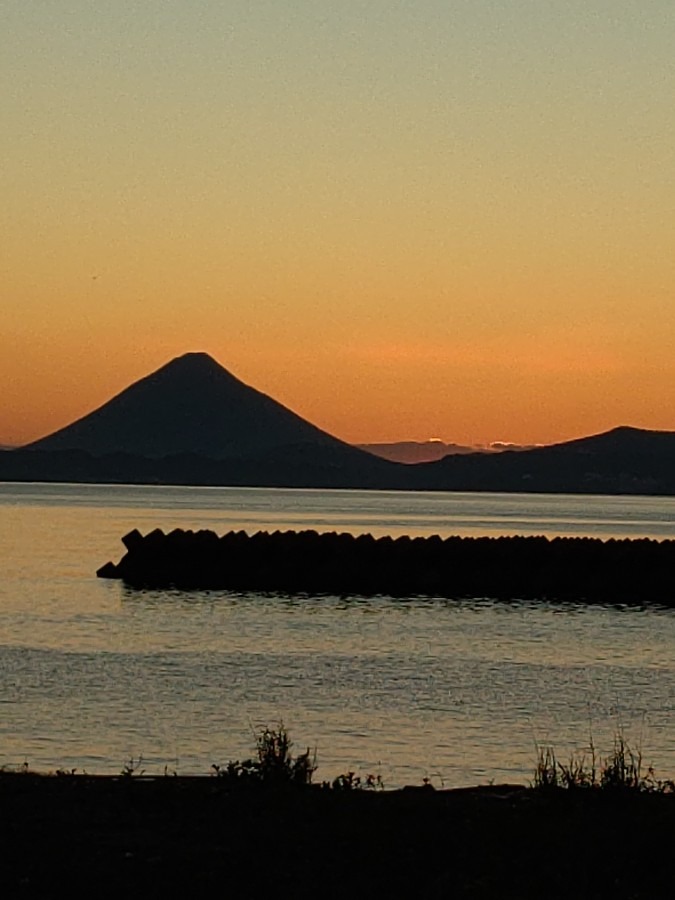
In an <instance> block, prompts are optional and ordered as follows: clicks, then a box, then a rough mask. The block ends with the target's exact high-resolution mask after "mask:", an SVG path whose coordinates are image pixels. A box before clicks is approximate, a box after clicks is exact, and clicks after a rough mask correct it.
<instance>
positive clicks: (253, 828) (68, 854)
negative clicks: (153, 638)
mask: <svg viewBox="0 0 675 900" xmlns="http://www.w3.org/2000/svg"><path fill="white" fill-rule="evenodd" d="M0 830H1V836H2V840H1V842H0V859H1V864H0V866H1V868H0V895H1V896H2V897H7V898H21V897H41V898H47V897H56V896H67V897H68V896H70V897H73V896H83V895H84V894H87V895H88V896H90V897H112V896H115V897H168V896H192V897H200V896H209V897H210V896H214V897H215V896H220V897H232V898H246V897H266V898H285V897H289V898H304V897H312V898H325V897H341V898H359V897H368V898H380V897H424V898H427V897H428V898H436V897H439V898H440V897H443V898H496V897H499V898H518V900H523V898H530V897H532V898H535V897H536V898H538V900H553V898H563V897H564V898H575V900H582V898H594V900H595V898H604V897H607V898H610V897H611V898H615V900H616V898H632V900H635V898H646V900H647V898H648V900H654V898H673V897H675V797H674V796H673V795H658V794H640V793H637V792H634V793H631V792H621V791H616V792H607V791H599V790H593V791H588V790H586V791H585V790H578V791H555V792H547V793H544V792H540V791H534V790H530V789H525V788H517V787H483V788H475V789H470V790H454V791H433V790H425V789H423V788H414V789H406V790H402V791H383V792H382V791H381V792H368V791H350V792H335V791H329V790H325V789H321V788H305V789H298V788H296V789H292V788H291V789H286V790H284V789H270V788H259V787H256V786H254V787H253V788H239V787H237V786H236V785H235V786H230V785H227V784H226V782H225V779H219V778H216V777H213V778H209V777H196V778H195V777H193V778H189V777H170V776H169V777H165V778H164V777H160V778H149V779H146V778H139V777H137V776H133V777H128V778H112V777H89V776H85V775H75V776H37V775H32V774H7V773H5V774H2V775H0Z"/></svg>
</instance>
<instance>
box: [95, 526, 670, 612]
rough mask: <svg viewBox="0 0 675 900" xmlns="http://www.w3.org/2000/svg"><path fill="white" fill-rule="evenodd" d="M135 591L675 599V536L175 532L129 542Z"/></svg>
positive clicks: (127, 571) (121, 567) (121, 571)
mask: <svg viewBox="0 0 675 900" xmlns="http://www.w3.org/2000/svg"><path fill="white" fill-rule="evenodd" d="M122 541H123V543H124V545H125V547H126V550H127V552H126V554H125V555H124V556H123V557H122V559H121V560H120V562H119V563H118V564H117V565H114V564H113V563H112V562H109V563H106V564H105V565H104V566H102V567H101V568H100V569H99V570H98V572H97V574H98V575H99V577H102V578H121V579H123V580H124V582H125V583H126V584H128V585H130V586H131V587H134V588H155V589H164V588H172V587H175V588H181V589H188V590H190V589H207V590H208V589H213V590H234V591H270V592H274V591H276V592H283V593H319V594H337V595H350V594H356V595H362V596H368V595H374V594H383V595H390V596H392V597H409V596H415V595H418V596H420V595H421V596H424V595H426V596H434V597H448V598H461V597H490V598H497V599H505V600H511V599H519V600H523V599H532V600H563V601H574V602H586V603H594V602H599V603H626V604H641V603H658V604H661V605H666V606H673V605H675V580H674V579H673V573H675V541H669V540H666V541H653V540H646V539H640V540H629V539H626V540H607V541H602V540H599V539H596V538H560V537H557V538H553V539H551V540H549V539H548V538H546V537H498V538H488V537H480V538H473V537H464V538H462V537H449V538H446V539H442V538H440V537H438V536H433V537H416V538H410V537H405V536H404V537H399V538H396V539H393V538H391V537H381V538H374V537H373V536H372V535H370V534H363V535H360V536H359V537H354V536H353V535H351V534H336V533H334V532H330V533H328V534H318V533H317V532H316V531H301V532H295V531H286V532H281V531H275V532H274V533H272V534H269V533H267V532H264V531H262V532H258V533H256V534H253V535H249V534H247V533H246V532H244V531H237V532H235V531H231V532H228V533H227V534H224V535H222V536H221V537H219V536H218V535H217V534H215V532H213V531H206V530H205V531H197V532H194V531H184V530H183V529H176V530H174V531H171V532H170V533H168V534H165V533H164V532H163V531H162V530H161V529H156V530H154V531H152V532H150V533H149V534H147V535H145V536H144V535H141V534H140V532H138V531H137V530H133V531H131V532H129V534H127V535H125V536H124V537H123V538H122Z"/></svg>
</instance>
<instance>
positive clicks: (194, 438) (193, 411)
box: [26, 353, 354, 460]
mask: <svg viewBox="0 0 675 900" xmlns="http://www.w3.org/2000/svg"><path fill="white" fill-rule="evenodd" d="M303 444H310V445H313V446H316V447H322V448H329V447H332V448H333V449H336V448H342V449H343V450H345V451H349V452H350V453H353V452H354V451H353V448H351V447H349V445H347V444H344V443H343V442H342V441H339V440H338V439H337V438H334V437H332V435H330V434H328V433H327V432H325V431H322V430H321V429H320V428H317V427H316V426H314V425H312V424H310V423H309V422H307V421H305V420H304V419H302V418H301V417H300V416H298V415H296V413H294V412H291V410H289V409H287V408H286V407H285V406H282V404H281V403H278V402H277V401H276V400H273V399H272V398H271V397H268V396H267V395H266V394H263V393H261V392H260V391H257V390H255V389H254V388H252V387H249V386H248V385H246V384H244V383H243V382H242V381H240V380H239V379H238V378H235V376H234V375H232V374H231V373H230V372H228V371H227V370H226V369H224V368H223V367H222V366H221V365H219V364H218V363H217V362H216V361H215V360H214V359H213V358H212V357H211V356H209V355H208V354H206V353H186V354H185V355H184V356H180V357H178V358H177V359H174V360H172V361H171V362H169V363H167V364H166V365H165V366H162V368H160V369H158V370H157V371H156V372H153V373H152V374H150V375H148V376H146V377H145V378H142V379H141V380H140V381H137V382H135V383H134V384H132V385H131V386H130V387H128V388H126V390H123V391H122V392H121V393H120V394H118V395H117V396H115V397H113V398H112V400H110V401H108V402H107V403H105V404H104V405H103V406H101V407H99V408H98V409H96V410H95V411H94V412H91V413H89V414H88V415H86V416H84V417H83V418H81V419H78V420H77V421H76V422H73V423H72V424H71V425H67V426H66V427H65V428H61V429H60V430H59V431H56V432H54V433H53V434H50V435H48V436H47V437H44V438H41V439H40V440H38V441H35V442H34V443H32V444H30V445H29V446H28V448H26V449H31V450H44V451H55V450H80V451H84V452H85V453H88V454H91V455H92V456H103V455H106V454H111V453H126V454H131V455H133V456H141V457H147V458H161V457H167V456H174V455H176V454H186V453H191V454H196V455H199V456H204V457H208V458H209V459H216V460H222V459H230V458H242V457H247V458H248V457H250V456H252V455H258V454H261V453H269V452H270V451H274V450H276V449H278V448H281V447H288V446H293V445H303Z"/></svg>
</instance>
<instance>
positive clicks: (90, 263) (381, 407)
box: [0, 0, 675, 443]
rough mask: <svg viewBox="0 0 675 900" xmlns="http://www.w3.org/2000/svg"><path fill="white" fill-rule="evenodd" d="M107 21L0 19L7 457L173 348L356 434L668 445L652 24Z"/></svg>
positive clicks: (532, 13)
mask: <svg viewBox="0 0 675 900" xmlns="http://www.w3.org/2000/svg"><path fill="white" fill-rule="evenodd" d="M100 6H103V5H100V4H90V3H86V2H85V0H64V2H63V3H62V4H58V5H56V4H39V5H36V4H25V3H19V2H9V3H8V4H6V6H5V7H4V9H3V12H2V13H0V78H2V82H3V84H5V85H9V86H10V90H8V91H7V92H6V93H7V99H6V101H4V112H3V121H4V122H7V123H8V125H9V127H3V129H2V132H1V134H0V150H1V151H2V159H3V166H2V167H0V186H1V187H2V196H3V208H2V212H1V213H0V245H1V246H2V253H1V254H0V317H1V318H0V324H1V327H0V377H1V378H2V382H1V383H2V385H3V391H2V394H1V395H0V397H1V399H0V443H21V442H24V441H28V440H31V439H33V438H36V437H38V436H41V435H43V434H45V433H47V432H49V431H51V430H54V429H56V428H58V427H61V426H62V425H65V424H67V423H68V422H69V421H71V420H73V419H74V418H76V417H78V416H80V415H82V414H84V413H86V412H88V411H90V410H91V409H92V408H94V407H95V406H97V405H100V404H101V403H103V402H105V401H106V400H107V399H109V398H110V397H111V396H112V395H113V394H114V393H116V392H117V391H119V390H121V389H122V388H124V387H125V386H126V385H128V384H129V383H130V382H132V381H134V380H136V379H137V378H140V377H141V376H143V375H145V374H147V373H148V372H150V371H152V370H153V369H155V368H157V367H159V366H160V365H162V364H163V363H165V362H166V361H168V360H169V359H170V358H171V357H173V356H177V355H179V354H181V353H184V352H187V351H190V350H205V351H207V352H209V353H211V354H212V355H213V356H214V357H215V358H216V359H218V360H219V361H220V362H221V363H222V364H223V365H224V366H225V367H226V368H228V369H230V370H231V371H232V372H233V373H234V374H235V375H237V376H238V377H240V378H242V379H243V380H244V381H246V382H248V383H249V384H252V385H253V386H255V387H257V388H259V389H261V390H263V391H265V392H267V393H269V394H271V395H273V396H274V397H275V398H276V399H278V400H280V401H281V402H283V403H285V404H286V405H288V406H290V407H291V408H292V409H294V410H295V411H297V412H298V413H300V414H301V415H303V416H305V417H307V418H309V419H310V420H312V421H313V422H315V423H316V424H318V425H320V426H321V427H323V428H325V429H327V430H328V431H331V432H333V433H334V434H336V435H338V436H340V437H342V438H344V439H345V440H350V441H355V442H356V441H386V440H405V439H417V440H424V439H426V438H428V437H431V436H434V437H440V438H442V439H444V440H447V441H456V442H460V443H476V442H488V441H491V440H508V441H515V442H521V443H529V442H550V441H555V440H561V439H566V438H571V437H576V436H579V435H582V434H588V433H593V432H597V431H602V430H604V429H606V428H609V427H612V426H614V425H617V424H632V425H638V426H643V427H649V428H663V429H675V378H673V375H674V374H675V373H674V372H673V369H674V367H675V363H674V362H673V360H675V317H674V316H673V312H672V310H673V295H674V288H675V254H674V253H673V247H674V246H675V167H673V165H672V147H673V145H674V138H675V120H674V119H673V116H672V98H673V96H675V66H674V64H673V62H672V46H673V45H674V39H675V9H674V8H673V6H672V3H670V2H664V0H642V2H641V3H637V2H632V0H612V2H611V3H610V2H609V0H604V2H600V0H586V2H581V0H570V2H568V3H565V4H563V3H560V4H555V3H553V4H532V3H528V2H525V0H512V2H510V3H509V4H504V3H501V2H497V0H472V2H470V3H469V2H468V0H457V2H455V3H452V4H448V3H446V2H440V0H419V2H418V3H416V4H392V3H390V2H384V0H381V2H380V0H372V3H369V4H368V5H367V7H365V6H364V4H362V3H358V2H356V0H344V2H343V3H340V4H329V3H328V2H327V0H326V2H324V0H313V2H310V0H293V2H289V3H288V4H278V3H272V2H271V0H270V2H261V3H253V4H250V3H248V4H244V3H243V2H241V3H239V2H234V3H232V4H221V3H219V2H216V0H202V2H199V3H197V4H195V5H193V6H192V7H191V9H189V10H188V8H187V5H186V4H184V3H179V2H178V0H167V2H166V3H163V4H155V3H149V4H144V5H141V6H139V4H137V3H135V2H132V0H119V2H118V3H116V4H114V5H113V4H111V5H110V8H109V9H101V8H92V7H100ZM282 7H283V8H282ZM336 7H337V8H336ZM505 7H507V8H505Z"/></svg>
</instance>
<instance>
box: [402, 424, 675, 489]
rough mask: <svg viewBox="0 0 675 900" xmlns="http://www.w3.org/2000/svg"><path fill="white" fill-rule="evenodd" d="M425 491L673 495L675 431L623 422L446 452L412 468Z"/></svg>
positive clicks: (418, 485)
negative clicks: (576, 433) (526, 446)
mask: <svg viewBox="0 0 675 900" xmlns="http://www.w3.org/2000/svg"><path fill="white" fill-rule="evenodd" d="M411 468H413V469H414V470H415V472H414V480H415V486H416V487H418V488H420V489H427V490H457V491H460V490H461V491H474V490H479V491H504V492H514V491H526V492H530V493H533V492H541V493H570V494H580V493H586V494H588V493H597V494H667V495H672V494H675V432H673V431H651V430H647V429H643V428H632V427H630V426H626V425H622V426H619V427H617V428H613V429H611V430H610V431H606V432H603V433H601V434H596V435H590V436H589V437H583V438H576V439H575V440H571V441H565V442H563V443H559V444H551V445H549V446H546V447H537V448H535V449H532V450H520V451H512V450H504V451H502V452H501V453H494V454H470V455H467V456H446V457H445V458H444V459H442V460H440V461H439V462H432V463H426V464H423V465H419V466H414V467H411Z"/></svg>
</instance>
